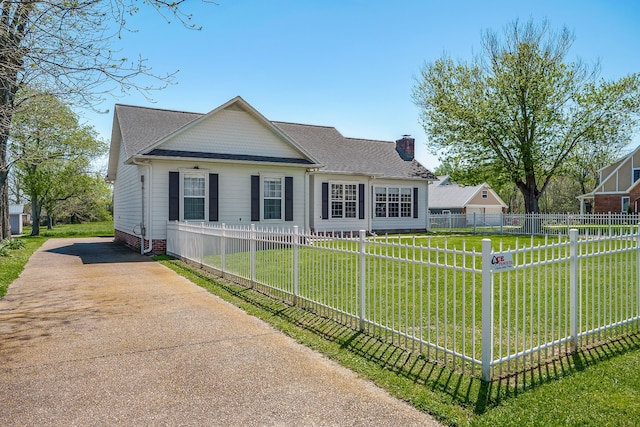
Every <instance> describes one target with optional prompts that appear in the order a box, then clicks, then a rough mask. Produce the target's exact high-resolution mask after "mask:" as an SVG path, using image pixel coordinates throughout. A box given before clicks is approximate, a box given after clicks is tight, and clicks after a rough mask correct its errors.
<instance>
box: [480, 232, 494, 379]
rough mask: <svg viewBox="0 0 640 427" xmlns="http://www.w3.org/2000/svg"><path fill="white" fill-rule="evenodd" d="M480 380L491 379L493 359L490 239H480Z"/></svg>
mask: <svg viewBox="0 0 640 427" xmlns="http://www.w3.org/2000/svg"><path fill="white" fill-rule="evenodd" d="M481 360H482V380H483V381H491V362H492V361H493V285H492V283H491V239H482V357H481Z"/></svg>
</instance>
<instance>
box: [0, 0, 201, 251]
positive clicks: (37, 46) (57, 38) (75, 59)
mask: <svg viewBox="0 0 640 427" xmlns="http://www.w3.org/2000/svg"><path fill="white" fill-rule="evenodd" d="M203 1H204V2H206V0H203ZM183 3H185V1H184V0H178V1H165V0H143V1H136V0H83V1H60V0H42V1H38V0H15V1H2V2H1V3H0V8H1V9H2V10H1V12H0V13H1V14H0V241H1V240H3V239H4V238H7V237H9V236H10V224H9V207H8V200H9V190H8V175H9V169H10V164H9V162H8V142H9V139H10V134H11V122H12V118H13V113H14V110H15V108H16V106H17V105H19V104H20V103H21V101H22V100H21V99H19V98H17V95H18V91H19V89H21V88H24V87H25V86H26V85H28V86H31V87H39V88H44V89H46V90H45V91H46V92H48V93H50V94H55V95H60V96H64V97H65V99H66V100H67V101H69V102H74V104H76V105H78V106H89V107H90V106H94V105H96V103H97V102H98V101H100V100H101V99H103V96H104V95H105V91H107V92H108V91H109V90H112V89H113V87H106V86H105V84H106V83H113V85H112V86H114V87H119V88H121V89H122V90H124V91H128V90H132V89H137V90H140V91H142V92H144V93H148V92H147V91H149V90H153V89H159V88H161V87H163V86H164V85H165V84H166V83H167V82H170V81H171V80H172V77H173V75H172V74H168V75H164V76H161V75H157V74H154V73H152V71H151V69H150V68H149V66H148V65H147V64H146V63H145V61H144V60H143V59H142V58H139V59H137V60H133V61H131V60H129V59H127V58H121V57H118V52H116V51H113V50H112V49H111V42H112V40H114V39H117V38H120V37H122V35H123V34H124V33H125V31H126V30H128V28H127V21H126V20H127V18H128V17H129V16H131V15H133V14H135V13H137V12H138V11H139V8H140V7H141V6H139V4H142V5H143V6H142V7H151V8H154V9H156V10H157V11H158V12H159V13H160V15H162V16H163V17H165V19H167V17H168V16H173V17H175V18H177V19H178V20H179V21H180V22H182V23H183V24H184V25H186V26H187V27H189V28H195V26H194V25H192V24H189V23H188V21H189V20H190V18H191V17H190V16H189V15H186V14H185V13H184V12H183V9H182V8H181V7H182V5H183ZM145 76H147V77H152V78H154V79H155V83H153V84H152V85H141V84H140V83H137V82H139V80H138V79H137V78H138V77H145Z"/></svg>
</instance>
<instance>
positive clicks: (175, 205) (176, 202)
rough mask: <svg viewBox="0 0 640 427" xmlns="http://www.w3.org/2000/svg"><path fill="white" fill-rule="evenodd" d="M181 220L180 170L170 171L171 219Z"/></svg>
mask: <svg viewBox="0 0 640 427" xmlns="http://www.w3.org/2000/svg"><path fill="white" fill-rule="evenodd" d="M179 220H180V172H169V221H179Z"/></svg>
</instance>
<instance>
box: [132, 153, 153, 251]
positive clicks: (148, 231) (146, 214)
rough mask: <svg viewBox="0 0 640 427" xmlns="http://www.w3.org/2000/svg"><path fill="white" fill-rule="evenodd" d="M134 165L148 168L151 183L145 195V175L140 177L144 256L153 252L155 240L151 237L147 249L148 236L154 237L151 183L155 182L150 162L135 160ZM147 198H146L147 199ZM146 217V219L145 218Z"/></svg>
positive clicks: (142, 247)
mask: <svg viewBox="0 0 640 427" xmlns="http://www.w3.org/2000/svg"><path fill="white" fill-rule="evenodd" d="M133 164H135V165H138V166H146V167H147V171H148V177H149V179H148V181H149V185H148V190H147V193H146V195H145V191H144V190H145V187H144V181H145V180H144V175H140V184H141V191H142V222H141V224H140V253H141V254H142V255H144V254H148V253H149V252H151V251H152V250H153V238H152V237H149V239H148V240H149V247H148V248H145V244H144V241H145V236H147V234H148V235H149V236H153V234H152V228H151V224H152V221H151V183H152V182H153V179H152V167H151V163H150V162H139V161H137V160H136V159H133ZM145 196H146V197H145ZM145 199H146V200H147V203H145ZM145 205H146V206H148V208H147V209H146V212H145ZM145 217H146V218H145ZM145 223H146V224H147V226H145Z"/></svg>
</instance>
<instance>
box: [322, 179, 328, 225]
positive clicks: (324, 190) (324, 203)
mask: <svg viewBox="0 0 640 427" xmlns="http://www.w3.org/2000/svg"><path fill="white" fill-rule="evenodd" d="M322 219H329V183H328V182H323V183H322Z"/></svg>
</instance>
